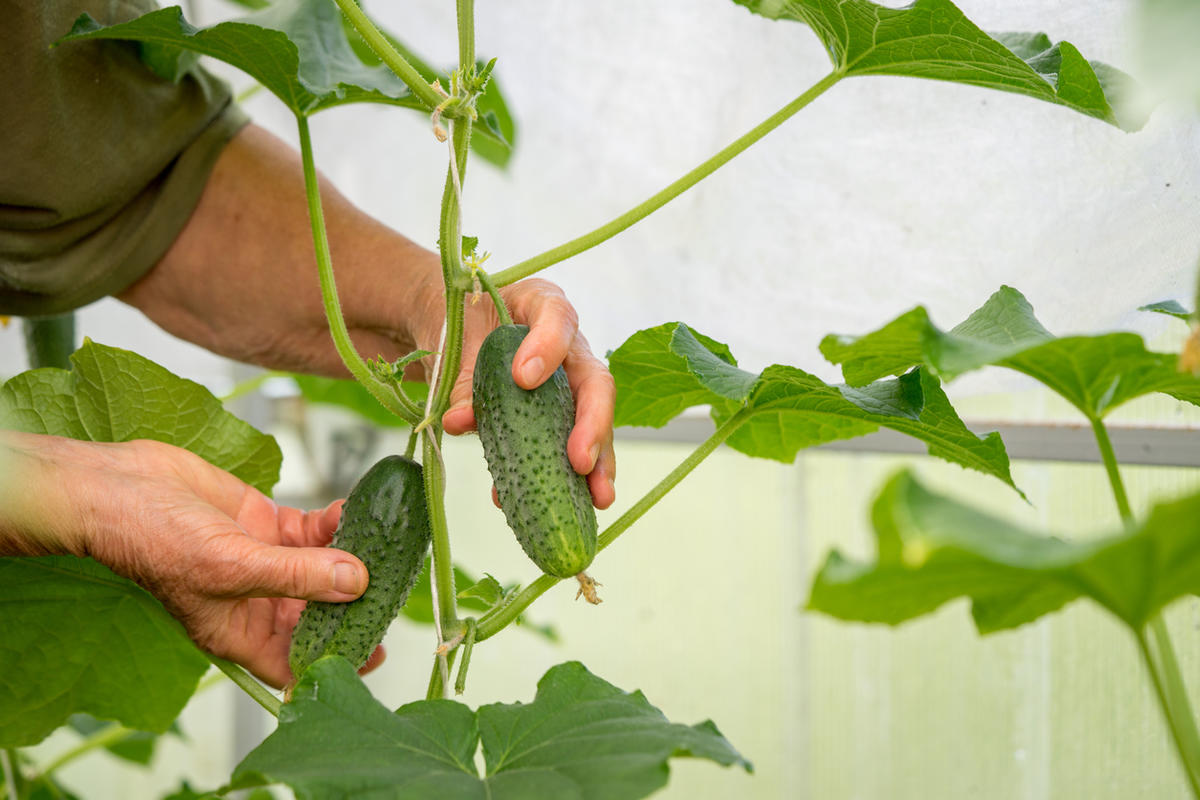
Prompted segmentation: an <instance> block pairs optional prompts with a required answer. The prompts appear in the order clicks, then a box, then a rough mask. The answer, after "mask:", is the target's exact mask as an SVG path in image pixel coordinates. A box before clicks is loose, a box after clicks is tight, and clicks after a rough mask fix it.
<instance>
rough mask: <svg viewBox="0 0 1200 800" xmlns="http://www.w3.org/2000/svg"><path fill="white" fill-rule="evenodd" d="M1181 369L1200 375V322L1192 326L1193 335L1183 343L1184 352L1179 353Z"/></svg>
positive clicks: (1181, 370)
mask: <svg viewBox="0 0 1200 800" xmlns="http://www.w3.org/2000/svg"><path fill="white" fill-rule="evenodd" d="M1179 370H1180V372H1190V373H1192V374H1193V375H1196V376H1200V323H1198V324H1196V325H1195V326H1193V327H1192V335H1191V336H1189V337H1188V339H1187V341H1186V342H1184V343H1183V352H1181V353H1180V354H1179Z"/></svg>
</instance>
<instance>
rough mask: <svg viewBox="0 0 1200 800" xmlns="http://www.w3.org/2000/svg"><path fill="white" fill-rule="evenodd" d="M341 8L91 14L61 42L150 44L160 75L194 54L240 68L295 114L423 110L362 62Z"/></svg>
mask: <svg viewBox="0 0 1200 800" xmlns="http://www.w3.org/2000/svg"><path fill="white" fill-rule="evenodd" d="M341 18H342V14H341V11H339V10H338V8H337V7H336V6H335V5H334V4H333V3H332V2H326V0H277V2H275V3H272V4H271V5H269V6H266V7H264V8H262V9H261V10H258V11H254V12H252V13H250V14H248V15H246V16H244V17H241V18H239V19H237V20H232V21H229V22H222V23H219V24H217V25H212V26H209V27H206V28H196V27H195V26H193V25H191V24H190V23H189V22H188V21H187V20H186V19H184V17H183V11H182V9H180V8H179V7H178V6H174V7H171V8H163V9H159V10H156V11H151V12H149V13H148V14H144V15H143V16H141V17H138V18H137V19H133V20H130V21H128V22H123V23H119V24H116V25H109V26H103V25H100V24H99V23H98V22H96V20H94V19H93V18H92V17H91V16H89V15H88V14H83V15H82V16H80V17H79V19H78V20H76V21H75V26H74V27H73V28H72V29H71V31H70V33H68V34H67V35H66V36H64V37H63V38H62V39H61V40H60V44H61V43H66V42H71V41H76V40H86V39H125V40H133V41H139V42H145V43H148V44H151V45H153V46H154V55H153V58H152V60H151V64H150V65H151V66H152V67H154V68H155V71H156V72H158V73H159V74H160V75H163V76H164V77H171V76H172V73H174V74H178V73H179V72H180V71H181V70H182V67H180V65H179V64H178V63H175V64H174V65H172V64H171V63H170V62H171V60H172V59H174V60H175V61H176V62H179V61H180V60H187V59H191V58H193V56H192V55H191V54H193V53H199V54H202V55H206V56H211V57H212V58H216V59H218V60H220V61H224V62H226V63H228V64H231V65H233V66H234V67H237V68H238V69H240V70H242V71H243V72H245V73H247V74H248V75H250V76H251V77H252V78H254V79H255V80H257V81H258V82H259V83H261V84H262V85H263V86H264V87H266V88H267V89H269V90H270V91H271V93H272V94H274V95H275V96H276V97H278V98H279V99H280V100H281V101H283V103H284V105H286V106H287V107H288V108H289V109H291V111H292V112H293V113H294V114H296V115H297V116H309V115H311V114H315V113H316V112H318V111H321V110H323V109H326V108H331V107H333V106H337V105H342V104H345V103H360V102H371V103H386V104H391V105H398V106H404V107H407V108H414V109H419V110H422V111H426V110H428V109H426V108H425V106H424V105H423V104H422V103H421V102H420V101H419V100H417V99H416V98H415V97H413V95H412V93H411V92H410V91H409V89H408V87H407V86H406V85H405V84H404V82H403V81H401V80H400V79H399V78H398V77H396V76H395V75H394V74H393V73H392V72H391V70H389V69H387V68H386V67H382V66H376V67H371V66H368V65H366V64H364V63H363V62H362V61H361V60H360V59H359V58H358V56H357V55H355V53H354V50H353V49H352V48H351V46H350V42H349V41H348V40H347V38H346V34H345V32H344V31H343V29H342V21H341Z"/></svg>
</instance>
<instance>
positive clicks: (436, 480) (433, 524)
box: [421, 428, 459, 647]
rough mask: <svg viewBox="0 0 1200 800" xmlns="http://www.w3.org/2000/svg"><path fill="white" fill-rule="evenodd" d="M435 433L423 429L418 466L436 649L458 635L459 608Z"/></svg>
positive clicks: (441, 471) (443, 478) (436, 432)
mask: <svg viewBox="0 0 1200 800" xmlns="http://www.w3.org/2000/svg"><path fill="white" fill-rule="evenodd" d="M437 436H438V431H435V430H432V429H429V428H426V429H425V437H424V447H423V449H422V458H421V465H422V469H423V471H424V474H425V504H426V505H427V506H428V507H429V527H430V530H431V531H432V534H433V535H432V545H431V550H432V559H433V567H432V570H433V580H432V581H431V582H430V591H432V592H433V603H434V606H435V607H436V614H435V618H434V621H435V622H436V623H437V626H436V627H437V637H438V646H439V647H440V646H441V645H442V644H443V643H444V642H445V641H446V639H447V638H449V637H451V636H454V635H455V634H457V633H458V627H459V621H458V605H457V603H456V602H455V593H454V568H453V566H452V561H451V558H450V529H449V525H448V523H447V520H446V467H445V464H444V463H443V461H442V454H441V450H440V448H439V447H438V442H437Z"/></svg>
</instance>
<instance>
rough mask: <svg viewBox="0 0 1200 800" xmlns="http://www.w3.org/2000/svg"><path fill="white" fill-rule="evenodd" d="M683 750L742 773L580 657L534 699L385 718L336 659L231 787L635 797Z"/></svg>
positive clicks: (436, 704)
mask: <svg viewBox="0 0 1200 800" xmlns="http://www.w3.org/2000/svg"><path fill="white" fill-rule="evenodd" d="M331 743H336V746H331ZM481 745H482V749H483V758H484V763H485V764H486V775H484V776H483V777H481V776H480V775H479V774H478V772H477V770H476V767H475V754H476V751H477V750H478V749H479V748H480V746H481ZM689 756H690V757H694V758H704V759H708V760H710V761H714V762H716V763H718V764H722V765H725V766H730V765H740V766H742V767H744V768H746V769H747V770H748V769H750V764H749V762H747V761H746V760H745V759H743V758H742V757H741V756H740V755H739V754H738V753H737V751H735V750H734V749H733V747H732V746H731V745H730V744H729V742H728V741H726V740H725V738H724V737H723V736H721V734H720V732H719V731H718V730H717V729H716V727H715V726H714V725H713V724H712V723H711V722H705V723H701V724H700V725H696V726H686V725H679V724H676V723H672V722H669V721H668V720H667V719H666V718H665V717H664V716H663V715H662V713H661V712H660V711H658V709H656V708H654V707H653V706H652V705H650V704H649V703H648V702H647V701H646V699H645V697H643V696H642V695H641V693H640V692H633V693H627V692H623V691H621V690H620V689H618V688H616V687H615V686H612V685H611V684H609V683H607V682H605V681H603V680H601V679H600V678H597V677H596V676H594V675H592V674H591V673H589V672H588V671H587V670H586V669H584V668H583V666H582V665H580V664H578V663H567V664H562V665H559V666H557V667H553V668H552V669H551V670H550V671H549V672H547V673H546V675H545V676H544V677H543V678H542V679H541V681H539V682H538V693H537V697H536V698H535V699H534V700H533V702H532V703H527V704H523V703H514V704H496V705H489V706H484V707H482V708H480V709H479V711H478V712H472V711H471V710H470V709H469V708H467V707H466V706H464V705H462V704H460V703H456V702H452V701H450V700H422V701H419V702H416V703H410V704H408V705H405V706H403V707H401V708H400V709H399V710H397V711H396V712H395V713H392V712H390V711H388V710H387V709H386V708H384V707H383V706H382V705H381V704H380V703H379V702H378V701H377V700H375V699H374V698H373V697H372V696H371V694H370V692H368V691H367V689H366V687H365V686H363V684H362V682H361V680H360V679H359V678H358V677H357V676H356V675H355V674H354V670H353V668H351V666H350V664H349V663H348V662H346V661H345V660H344V659H341V658H339V657H336V656H334V657H326V658H323V659H321V660H319V661H317V662H316V663H315V664H313V666H312V667H311V668H310V669H309V670H308V671H307V672H306V673H305V675H304V677H303V678H302V679H301V681H300V683H299V685H298V686H297V687H296V690H295V691H294V693H293V699H292V702H291V703H288V704H287V705H285V706H284V707H283V710H282V712H281V713H280V715H279V728H278V729H277V730H276V731H275V732H274V733H273V734H271V736H269V737H267V739H266V741H264V742H263V743H262V744H261V745H259V746H258V747H257V748H256V749H255V750H254V751H253V752H251V753H250V754H249V755H248V756H246V758H245V760H243V761H242V763H241V764H240V765H239V766H238V768H237V769H236V770H235V772H234V775H233V781H232V784H231V787H233V788H241V787H249V786H258V785H263V784H265V783H271V782H275V783H285V784H287V785H288V786H290V787H292V789H293V790H294V791H295V792H296V796H297V797H298V798H314V800H315V799H316V798H335V797H339V798H340V797H375V798H395V799H396V800H400V799H401V798H413V799H414V800H416V798H427V797H438V798H442V800H468V799H469V800H477V799H478V800H484V798H487V799H488V800H528V798H533V797H539V798H540V797H554V798H588V799H589V800H634V799H635V798H641V797H645V796H647V795H649V794H651V793H653V792H654V791H656V790H657V789H659V788H661V787H662V786H663V785H665V784H666V781H667V775H668V769H667V762H668V759H670V758H673V757H675V758H678V757H689Z"/></svg>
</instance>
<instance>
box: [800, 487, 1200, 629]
mask: <svg viewBox="0 0 1200 800" xmlns="http://www.w3.org/2000/svg"><path fill="white" fill-rule="evenodd" d="M871 520H872V525H873V527H874V529H875V539H876V558H875V560H874V561H866V562H862V561H854V560H851V559H848V558H846V557H844V556H842V555H841V554H840V553H839V552H837V551H834V552H832V553H831V554H830V555H829V556H828V558H827V559H826V561H825V564H824V565H823V566H822V567H821V569H820V571H819V572H818V574H817V577H816V579H815V581H814V583H813V588H812V595H811V597H810V599H809V603H808V607H809V608H811V609H813V610H816V611H821V612H823V613H826V614H829V615H831V616H834V617H837V618H839V619H845V620H857V621H861V622H883V623H887V624H889V625H898V624H900V623H902V622H905V621H907V620H910V619H914V618H916V617H919V616H922V615H924V614H928V613H930V612H932V611H934V610H935V609H937V608H939V607H940V606H941V605H943V604H944V603H946V602H948V601H950V600H953V599H955V598H959V597H963V598H967V599H969V600H970V601H971V603H972V615H973V617H974V619H975V624H976V627H977V628H978V629H979V630H980V632H982V633H990V632H993V631H997V630H1003V629H1007V628H1013V627H1016V626H1018V625H1022V624H1025V623H1027V622H1032V621H1033V620H1035V619H1037V618H1038V617H1040V616H1042V615H1044V614H1047V613H1049V612H1051V611H1055V610H1057V609H1059V608H1061V607H1062V606H1064V605H1066V604H1067V603H1069V602H1072V601H1074V600H1077V599H1079V598H1081V597H1087V598H1091V599H1092V600H1094V601H1095V602H1097V603H1099V604H1100V605H1101V606H1103V607H1104V608H1106V609H1108V610H1109V611H1110V612H1112V613H1113V614H1114V615H1115V616H1117V617H1118V618H1119V619H1121V620H1122V621H1124V622H1125V623H1126V624H1127V625H1129V626H1130V627H1132V628H1134V629H1135V630H1140V629H1141V628H1142V627H1143V626H1144V625H1145V624H1146V622H1147V621H1148V620H1149V619H1150V618H1151V617H1152V616H1154V615H1155V614H1156V613H1157V612H1158V611H1159V610H1161V609H1162V608H1163V607H1165V606H1166V605H1167V604H1169V603H1171V602H1172V601H1174V600H1176V599H1178V598H1180V597H1183V596H1185V595H1189V594H1195V593H1198V592H1200V546H1198V545H1200V494H1194V495H1191V496H1189V497H1185V498H1183V499H1181V500H1177V501H1174V502H1169V503H1163V504H1160V505H1158V506H1156V507H1155V508H1154V509H1153V510H1152V511H1151V512H1150V514H1149V516H1148V517H1147V519H1146V520H1145V522H1143V523H1142V524H1140V525H1138V526H1137V527H1135V528H1133V529H1131V530H1130V531H1128V532H1125V533H1117V534H1114V535H1112V536H1108V537H1105V538H1100V539H1094V540H1087V541H1082V542H1068V541H1064V540H1063V539H1060V538H1055V537H1053V536H1046V535H1040V534H1037V533H1032V532H1030V531H1027V530H1024V529H1022V528H1020V527H1019V526H1016V525H1013V524H1011V523H1009V522H1006V521H1004V520H1001V519H997V518H996V517H993V516H991V515H989V514H985V513H983V512H981V511H979V510H977V509H975V508H972V507H970V506H968V505H965V504H963V503H960V502H958V501H955V500H952V499H950V498H947V497H944V496H941V495H938V494H935V493H933V492H931V491H929V490H928V489H926V488H925V487H923V486H921V484H920V483H918V482H917V481H916V479H915V478H913V477H912V476H911V475H910V474H908V473H901V474H900V475H897V476H896V477H895V478H893V479H892V480H891V481H890V482H889V483H888V484H887V486H885V487H884V489H883V491H882V492H881V493H880V495H879V497H878V499H877V500H876V501H875V505H874V507H873V509H872V515H871Z"/></svg>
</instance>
